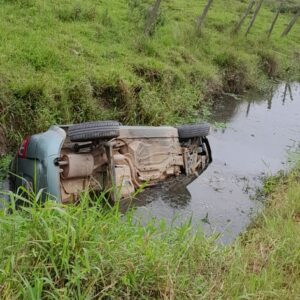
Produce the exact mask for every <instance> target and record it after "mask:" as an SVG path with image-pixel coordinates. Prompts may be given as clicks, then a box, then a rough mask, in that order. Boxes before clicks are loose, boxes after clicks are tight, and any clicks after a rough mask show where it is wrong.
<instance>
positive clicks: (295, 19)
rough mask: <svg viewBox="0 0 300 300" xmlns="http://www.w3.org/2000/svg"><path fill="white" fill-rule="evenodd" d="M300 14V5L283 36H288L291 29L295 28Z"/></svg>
mask: <svg viewBox="0 0 300 300" xmlns="http://www.w3.org/2000/svg"><path fill="white" fill-rule="evenodd" d="M299 15H300V7H299V8H298V11H297V12H296V14H295V15H294V17H293V18H292V20H291V21H290V23H289V24H288V26H286V28H285V30H284V31H283V33H282V34H281V36H282V37H283V36H286V35H288V34H289V32H290V31H291V29H292V28H293V26H294V25H295V23H296V21H297V19H298V17H299Z"/></svg>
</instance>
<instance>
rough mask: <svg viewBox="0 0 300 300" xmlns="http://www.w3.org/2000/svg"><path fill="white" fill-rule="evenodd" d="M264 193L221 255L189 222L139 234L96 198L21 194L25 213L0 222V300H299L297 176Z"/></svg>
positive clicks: (136, 225) (130, 220)
mask: <svg viewBox="0 0 300 300" xmlns="http://www.w3.org/2000/svg"><path fill="white" fill-rule="evenodd" d="M265 192H268V193H269V198H268V201H267V203H266V208H265V210H264V212H263V213H262V214H261V215H260V216H259V217H258V218H257V219H256V220H255V221H254V223H253V224H252V226H251V227H250V228H249V229H248V231H247V232H246V233H244V234H243V235H242V236H241V237H239V238H238V239H237V240H236V242H235V243H233V245H231V246H226V247H222V246H220V245H219V246H218V245H216V243H215V238H214V237H211V238H206V237H204V235H203V234H202V233H201V232H199V231H198V232H195V230H191V227H190V223H189V222H187V223H185V224H183V225H181V226H178V227H171V226H169V225H167V224H166V223H164V222H163V221H162V222H157V221H155V220H153V221H152V222H149V223H148V224H147V225H145V226H143V225H141V222H140V221H141V220H139V219H137V218H136V217H135V216H134V213H133V211H131V212H128V213H126V214H125V215H122V214H121V213H120V211H119V209H118V206H114V207H113V208H109V207H108V206H107V202H106V201H105V195H101V196H100V197H99V198H98V199H96V200H95V199H94V200H93V201H92V200H91V199H90V197H89V196H88V195H83V197H82V201H81V202H80V203H78V204H77V205H69V206H61V205H59V204H56V203H54V202H46V203H45V204H44V205H43V206H41V205H40V204H39V203H38V201H37V200H38V198H39V197H40V196H39V194H38V195H36V196H34V195H33V194H31V193H30V194H29V196H30V197H33V199H32V200H33V202H32V205H31V206H25V207H23V208H22V209H18V210H16V209H15V208H14V206H13V205H12V206H11V208H10V210H2V211H1V212H0V298H1V299H41V298H42V299H298V297H299V293H300V284H299V276H300V255H299V249H300V236H299V226H300V169H299V168H297V169H296V170H295V171H293V172H292V173H291V174H290V175H289V176H281V177H278V178H276V179H272V180H271V181H269V182H268V183H267V184H266V188H265ZM17 198H20V196H14V197H13V199H15V200H16V199H17ZM13 199H12V200H13ZM12 203H14V201H13V202H12Z"/></svg>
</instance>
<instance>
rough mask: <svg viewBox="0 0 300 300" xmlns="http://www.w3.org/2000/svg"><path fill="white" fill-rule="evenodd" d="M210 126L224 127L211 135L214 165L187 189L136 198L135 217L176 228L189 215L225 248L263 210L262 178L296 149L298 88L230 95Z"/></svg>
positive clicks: (284, 163)
mask: <svg viewBox="0 0 300 300" xmlns="http://www.w3.org/2000/svg"><path fill="white" fill-rule="evenodd" d="M212 122H217V123H219V124H220V123H222V124H226V126H225V127H223V128H220V127H219V128H215V129H213V130H212V132H211V134H210V136H209V141H210V144H211V148H212V153H213V159H214V161H213V163H212V164H211V165H210V166H209V167H208V169H207V170H206V171H205V172H204V173H203V174H202V175H201V176H200V177H198V178H197V179H196V180H195V181H194V182H192V183H191V184H190V185H188V187H187V190H186V189H185V188H182V187H181V185H180V184H179V182H176V183H175V184H174V183H173V185H172V184H171V183H170V184H169V185H168V184H167V185H166V186H161V187H157V188H154V189H147V190H146V191H145V192H143V193H142V194H141V196H140V197H139V199H137V200H136V203H135V205H136V206H137V210H136V215H137V216H139V217H142V218H143V220H145V222H147V221H148V220H149V219H152V218H156V219H165V220H166V221H167V222H169V223H175V224H178V223H182V222H184V221H186V220H187V219H189V218H191V217H192V219H191V220H192V223H193V225H194V226H198V225H201V226H202V228H203V230H204V232H205V233H206V234H207V235H210V234H212V233H218V234H220V238H219V239H220V242H221V243H225V244H226V243H230V242H231V241H233V240H234V239H235V238H236V237H237V235H239V234H240V233H241V232H242V231H243V230H245V229H246V227H247V226H248V225H249V224H250V222H251V220H252V218H253V216H255V214H256V213H257V212H258V211H259V210H260V209H261V208H262V205H263V202H262V201H259V200H258V199H257V197H255V196H256V193H257V189H258V188H261V187H262V178H264V177H266V176H270V175H274V174H276V173H277V172H278V171H280V170H287V169H288V168H289V166H290V163H289V161H291V159H292V154H291V153H295V151H299V145H300V143H299V142H300V84H296V83H294V84H290V85H288V84H284V83H283V84H280V85H278V86H276V87H275V88H273V91H272V93H271V94H270V95H269V96H267V97H252V98H251V99H248V100H247V99H243V100H237V99H234V98H230V97H228V98H227V99H224V100H222V101H220V102H219V103H217V104H216V105H215V107H214V109H213V112H212ZM170 186H171V187H170Z"/></svg>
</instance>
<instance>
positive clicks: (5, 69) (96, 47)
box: [0, 0, 300, 146]
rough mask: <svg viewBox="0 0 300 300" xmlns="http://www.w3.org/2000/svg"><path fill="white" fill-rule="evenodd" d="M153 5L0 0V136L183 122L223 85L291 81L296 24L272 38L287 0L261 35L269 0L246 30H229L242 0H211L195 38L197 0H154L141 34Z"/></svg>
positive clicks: (225, 88)
mask: <svg viewBox="0 0 300 300" xmlns="http://www.w3.org/2000/svg"><path fill="white" fill-rule="evenodd" d="M152 3H153V1H152V0H142V1H136V0H130V1H124V0H114V1H108V0H102V1H95V0H86V1H82V0H77V1H58V0H51V1H42V0H26V1H18V0H14V1H8V0H0V6H1V10H0V20H1V21H0V30H1V35H0V120H1V127H3V128H2V129H3V130H4V133H5V141H6V143H7V144H8V145H10V146H14V145H16V143H18V142H19V141H20V139H21V137H22V136H24V135H26V134H32V133H35V132H39V131H42V130H45V129H46V128H47V127H48V126H49V125H51V124H53V123H71V122H82V121H87V120H95V119H111V118H113V119H119V120H120V121H122V122H124V123H130V124H136V123H143V124H155V125H156V124H163V123H168V124H172V123H180V122H191V121H194V120H195V119H197V118H199V117H201V115H202V111H203V109H204V107H205V105H207V103H209V102H210V101H211V99H214V98H215V97H216V96H218V95H220V94H221V93H222V92H230V93H243V92H244V91H246V90H248V89H253V88H256V89H263V88H264V87H265V86H266V84H267V80H268V79H269V78H270V77H271V78H274V77H275V78H285V79H286V78H289V77H293V78H294V79H299V74H300V72H299V64H298V63H297V61H298V60H299V53H300V48H299V44H300V43H299V34H298V32H299V22H298V23H297V24H296V25H295V27H294V28H293V30H292V31H291V33H290V35H289V36H288V37H287V38H284V39H283V38H280V34H281V32H282V31H283V29H284V27H285V26H286V24H287V23H288V21H289V20H290V18H291V13H292V12H293V10H294V6H295V2H294V1H288V3H287V4H286V6H285V7H284V8H285V9H284V10H283V11H282V14H281V15H280V18H279V20H278V24H277V25H276V27H275V30H274V33H273V35H272V38H271V39H270V40H268V39H266V30H267V29H268V27H269V25H270V22H271V20H272V18H273V14H274V3H275V1H274V0H269V1H266V2H265V4H264V5H263V7H262V10H261V12H260V14H259V16H258V18H257V21H256V23H255V25H254V27H253V29H252V31H251V32H250V34H249V36H248V37H247V38H245V37H244V34H243V33H244V30H245V26H246V25H247V24H245V25H244V28H242V32H241V33H240V34H239V35H237V36H232V35H231V31H232V29H233V27H234V24H235V22H236V21H237V20H238V19H239V17H240V16H241V14H242V13H243V11H244V10H245V8H246V6H247V1H238V0H228V1H226V5H224V1H221V0H216V1H214V4H213V6H212V8H211V10H210V11H209V13H208V17H207V20H206V22H205V27H204V30H203V32H202V34H201V36H197V35H196V33H195V19H196V17H197V16H198V15H199V14H200V12H201V10H202V9H203V7H204V5H205V1H204V0H201V1H198V0H191V1H188V2H186V1H183V0H174V1H167V0H166V1H162V6H161V13H160V16H159V19H158V22H157V25H156V27H155V31H154V32H153V34H152V36H150V37H145V36H144V34H143V29H144V24H145V18H146V16H147V11H148V10H149V7H150V5H151V4H152ZM248 21H249V19H247V22H248ZM247 22H246V23H247Z"/></svg>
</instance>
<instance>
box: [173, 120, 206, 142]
mask: <svg viewBox="0 0 300 300" xmlns="http://www.w3.org/2000/svg"><path fill="white" fill-rule="evenodd" d="M177 129H178V136H179V138H180V139H190V138H193V137H201V136H207V135H208V134H209V130H210V126H209V124H206V123H202V124H194V125H182V126H178V127H177Z"/></svg>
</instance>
